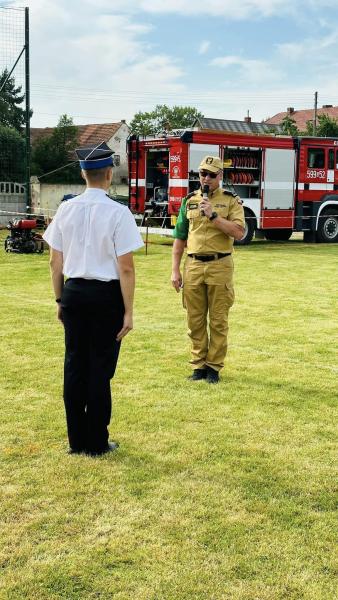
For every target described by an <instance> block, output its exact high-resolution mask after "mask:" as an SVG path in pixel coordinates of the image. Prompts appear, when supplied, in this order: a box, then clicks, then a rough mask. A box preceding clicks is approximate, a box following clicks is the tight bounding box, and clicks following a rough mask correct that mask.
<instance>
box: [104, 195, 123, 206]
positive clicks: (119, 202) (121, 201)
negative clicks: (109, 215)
mask: <svg viewBox="0 0 338 600" xmlns="http://www.w3.org/2000/svg"><path fill="white" fill-rule="evenodd" d="M106 196H107V198H110V200H114V202H117V203H118V204H123V206H127V204H126V203H125V202H123V200H118V199H117V198H113V196H109V194H106Z"/></svg>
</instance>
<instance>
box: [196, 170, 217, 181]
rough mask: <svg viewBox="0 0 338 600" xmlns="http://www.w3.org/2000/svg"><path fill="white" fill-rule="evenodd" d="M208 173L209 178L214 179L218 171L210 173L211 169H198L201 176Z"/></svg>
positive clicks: (205, 175)
mask: <svg viewBox="0 0 338 600" xmlns="http://www.w3.org/2000/svg"><path fill="white" fill-rule="evenodd" d="M208 175H209V177H210V179H216V177H217V175H219V173H211V171H200V176H201V177H207V176H208Z"/></svg>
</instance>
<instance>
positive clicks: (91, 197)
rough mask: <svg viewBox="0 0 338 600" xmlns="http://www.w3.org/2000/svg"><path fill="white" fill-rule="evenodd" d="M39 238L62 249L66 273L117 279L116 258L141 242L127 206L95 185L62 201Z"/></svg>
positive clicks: (92, 277) (135, 248)
mask: <svg viewBox="0 0 338 600" xmlns="http://www.w3.org/2000/svg"><path fill="white" fill-rule="evenodd" d="M43 238H44V239H45V240H46V242H47V243H48V244H49V245H50V246H51V247H52V248H54V249H55V250H58V251H59V252H62V253H63V273H64V275H65V276H66V277H81V278H83V279H99V280H101V281H111V280H112V279H119V278H120V275H119V268H118V262H117V258H118V257H119V256H122V255H123V254H127V253H128V252H132V251H134V250H137V249H138V248H141V247H142V246H143V245H144V244H143V240H142V238H141V235H140V233H139V231H138V229H137V226H136V223H135V219H134V217H133V215H132V214H131V212H130V210H129V208H127V207H126V206H124V205H122V204H119V203H118V202H115V201H114V200H112V199H111V198H109V196H107V194H106V192H105V191H104V190H101V189H97V188H88V189H86V191H85V192H84V193H83V194H81V195H80V196H76V197H75V198H72V199H71V200H67V201H66V202H63V203H62V204H61V205H60V206H59V208H58V210H57V212H56V215H55V217H54V219H53V221H52V222H51V223H50V225H49V226H48V227H47V229H46V231H45V233H44V234H43Z"/></svg>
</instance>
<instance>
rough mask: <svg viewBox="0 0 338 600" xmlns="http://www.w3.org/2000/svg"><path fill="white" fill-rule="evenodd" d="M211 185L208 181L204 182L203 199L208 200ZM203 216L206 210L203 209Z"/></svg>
mask: <svg viewBox="0 0 338 600" xmlns="http://www.w3.org/2000/svg"><path fill="white" fill-rule="evenodd" d="M208 194H209V186H208V184H207V183H205V184H204V186H203V189H202V195H203V200H208ZM201 216H202V217H204V210H201Z"/></svg>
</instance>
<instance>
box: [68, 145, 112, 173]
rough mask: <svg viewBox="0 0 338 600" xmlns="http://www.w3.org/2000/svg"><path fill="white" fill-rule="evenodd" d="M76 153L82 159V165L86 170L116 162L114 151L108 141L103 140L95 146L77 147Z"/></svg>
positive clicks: (100, 167) (110, 165)
mask: <svg viewBox="0 0 338 600" xmlns="http://www.w3.org/2000/svg"><path fill="white" fill-rule="evenodd" d="M75 153H76V156H77V157H78V159H79V161H80V167H81V169H83V170H84V171H88V170H90V169H103V168H104V167H112V166H113V164H114V161H113V157H112V155H113V154H114V152H113V150H112V149H111V148H109V146H108V145H107V144H106V142H101V143H100V144H96V145H94V146H86V147H85V148H77V149H76V150H75Z"/></svg>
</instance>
